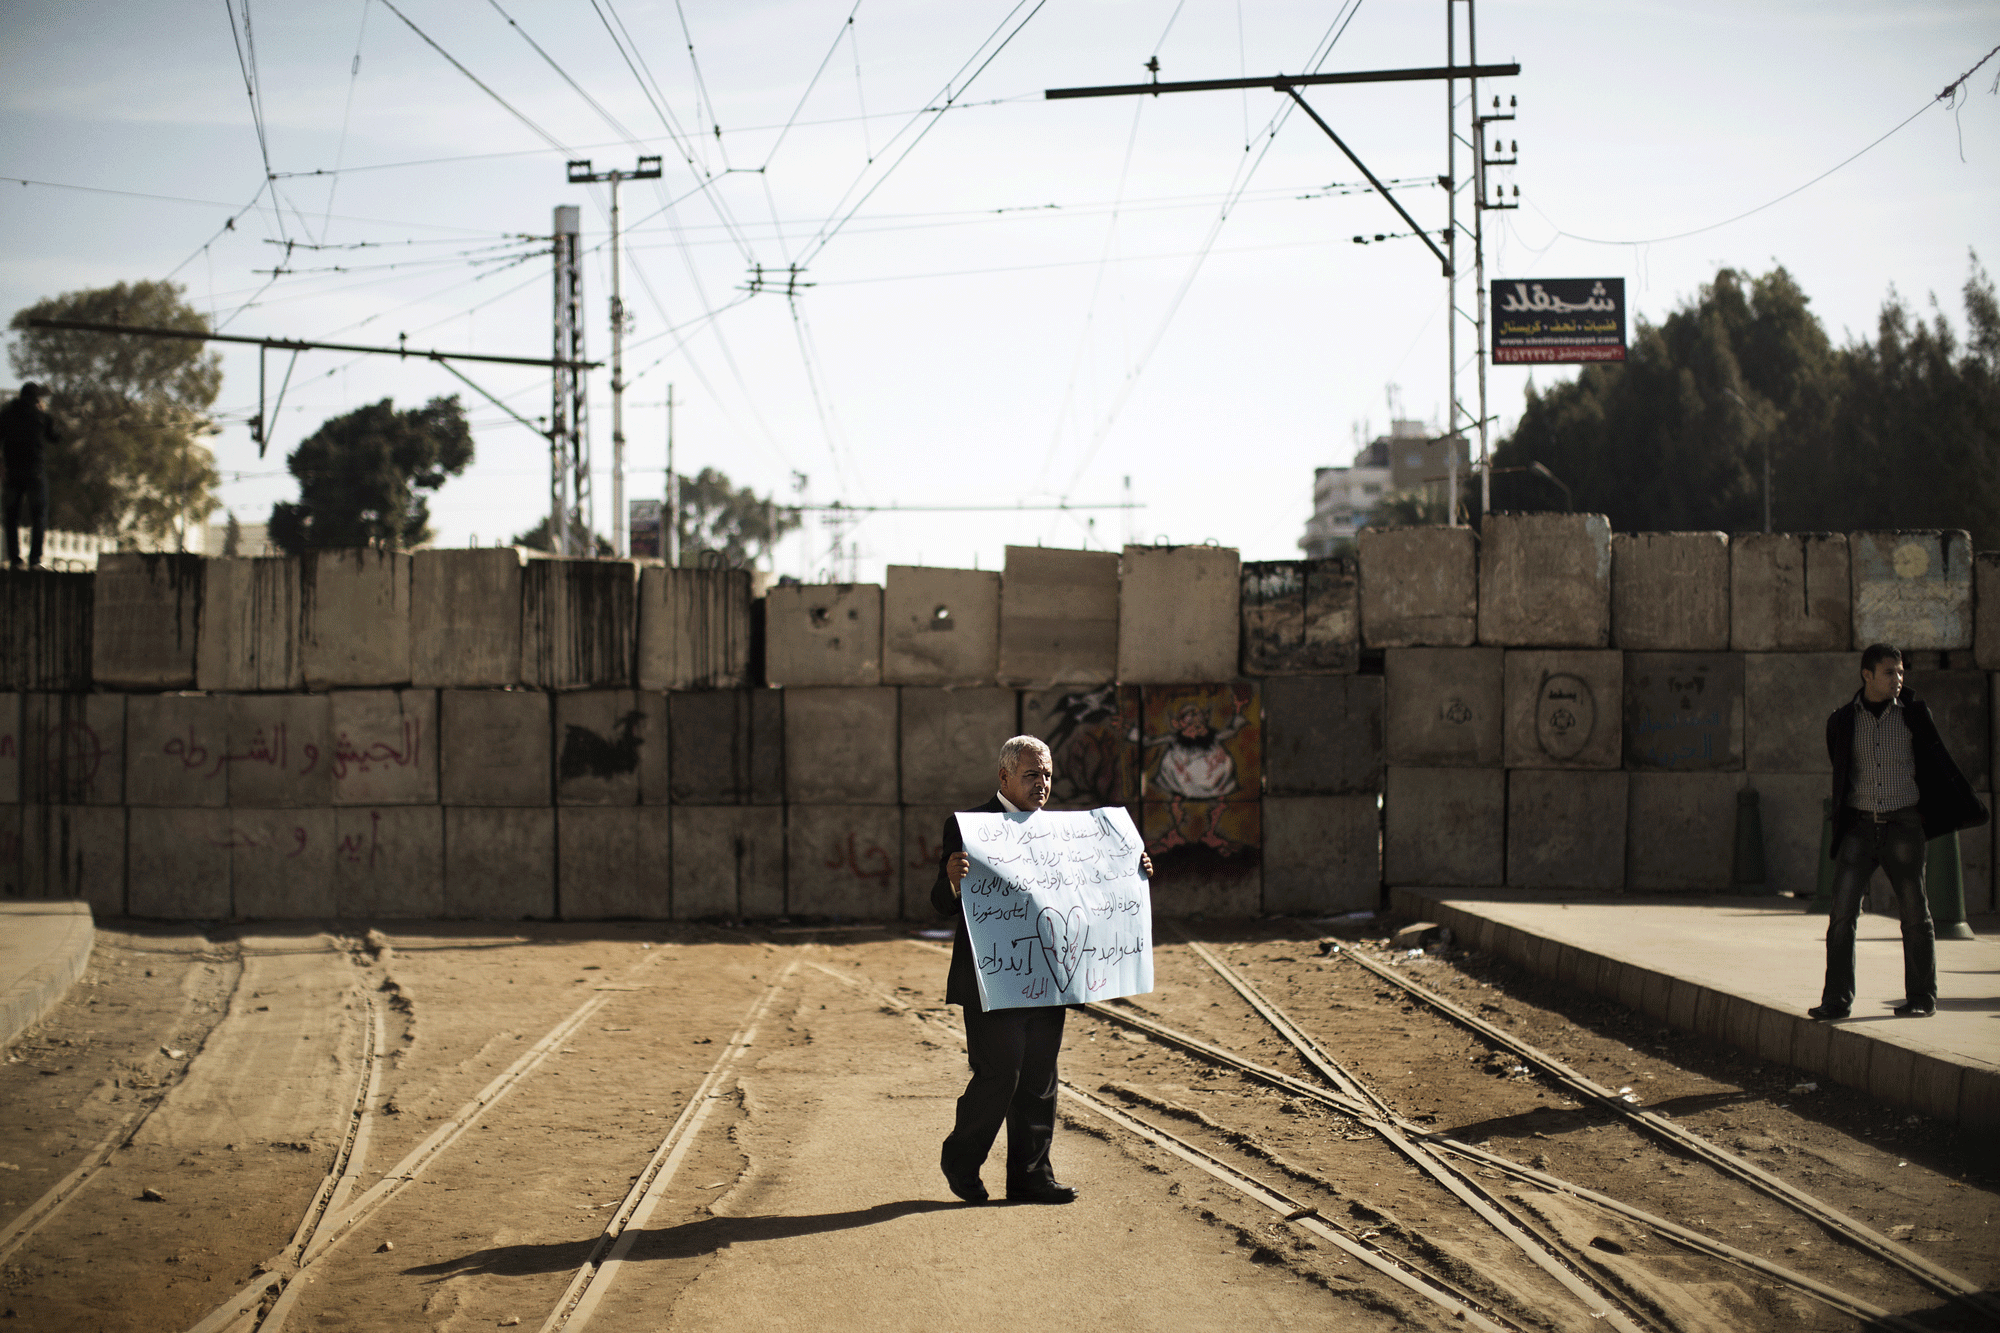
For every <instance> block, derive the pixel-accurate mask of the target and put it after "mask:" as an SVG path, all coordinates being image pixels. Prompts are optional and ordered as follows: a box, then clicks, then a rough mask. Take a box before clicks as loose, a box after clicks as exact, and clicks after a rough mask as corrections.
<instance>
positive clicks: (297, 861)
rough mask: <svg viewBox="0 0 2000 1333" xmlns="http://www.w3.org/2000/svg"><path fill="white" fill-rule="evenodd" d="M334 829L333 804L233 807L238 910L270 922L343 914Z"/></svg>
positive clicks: (233, 885) (232, 865)
mask: <svg viewBox="0 0 2000 1333" xmlns="http://www.w3.org/2000/svg"><path fill="white" fill-rule="evenodd" d="M334 828H335V815H334V811H333V810H332V809H319V810H231V811H230V812H229V881H230V889H231V902H232V904H233V907H234V914H235V915H236V916H238V917H248V918H251V919H261V920H269V921H285V920H298V919H300V918H311V917H331V916H336V915H338V914H339V909H340V901H339V897H338V895H337V894H336V893H335V891H334V857H335V855H336V851H337V849H338V846H339V839H338V838H337V837H336V836H335V834H334Z"/></svg>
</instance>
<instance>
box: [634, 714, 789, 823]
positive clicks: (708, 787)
mask: <svg viewBox="0 0 2000 1333" xmlns="http://www.w3.org/2000/svg"><path fill="white" fill-rule="evenodd" d="M666 702H667V727H668V733H669V749H670V753H671V756H672V763H671V783H670V786H669V789H668V790H669V792H670V793H671V795H670V799H671V800H672V802H673V803H674V804H675V805H782V804H783V803H784V800H785V691H783V690H700V691H693V692H686V691H680V690H675V691H673V692H672V693H670V694H668V695H667V696H666ZM639 795H640V799H641V800H642V801H645V802H648V803H651V802H653V801H656V800H658V799H661V798H660V797H658V796H656V794H655V792H654V790H653V789H652V788H650V787H642V790H641V791H640V793H639Z"/></svg>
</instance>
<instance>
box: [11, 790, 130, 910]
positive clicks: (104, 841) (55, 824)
mask: <svg viewBox="0 0 2000 1333" xmlns="http://www.w3.org/2000/svg"><path fill="white" fill-rule="evenodd" d="M20 856H21V884H22V887H23V889H24V891H25V893H26V896H28V897H37V898H81V899H83V900H84V901H85V902H87V903H89V904H90V907H91V910H92V911H93V912H96V913H98V914H99V915H102V916H123V915H125V809H124V807H123V806H117V805H28V806H23V807H21V834H20Z"/></svg>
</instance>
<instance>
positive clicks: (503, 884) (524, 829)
mask: <svg viewBox="0 0 2000 1333" xmlns="http://www.w3.org/2000/svg"><path fill="white" fill-rule="evenodd" d="M555 914H556V812H555V811H554V810H553V809H551V808H550V807H548V806H545V805H544V806H538V807H533V808H527V809H512V810H509V809H499V808H493V807H465V806H461V807H452V806H447V807H445V811H444V895H443V903H442V910H441V911H440V913H439V915H441V916H445V917H451V918H457V919H463V920H472V921H521V920H537V921H547V920H551V919H553V918H554V916H555Z"/></svg>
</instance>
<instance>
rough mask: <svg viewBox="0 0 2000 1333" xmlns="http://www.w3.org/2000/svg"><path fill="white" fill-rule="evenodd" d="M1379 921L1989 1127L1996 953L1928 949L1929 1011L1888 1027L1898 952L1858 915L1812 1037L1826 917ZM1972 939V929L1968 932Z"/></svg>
mask: <svg viewBox="0 0 2000 1333" xmlns="http://www.w3.org/2000/svg"><path fill="white" fill-rule="evenodd" d="M1390 905H1391V907H1392V908H1393V909H1394V910H1395V911H1397V912H1398V913H1401V914H1403V915H1406V916H1410V917H1414V918H1417V919H1420V920H1425V921H1435V922H1437V923H1439V924H1440V925H1446V926H1450V927H1451V929H1452V931H1453V933H1454V934H1455V935H1456V936H1457V937H1458V941H1459V943H1461V944H1463V945H1464V946H1466V947H1467V948H1474V949H1482V950H1485V951H1488V952H1491V953H1497V954H1500V955H1502V956H1504V957H1506V958H1509V959H1512V960H1513V961H1515V962H1517V963H1520V964H1521V965H1522V966H1524V967H1527V968H1528V969H1530V970H1531V971H1534V972H1537V973H1539V974H1541V975H1543V976H1546V977H1552V978H1554V979H1555V980H1557V981H1560V982H1563V983H1565V984H1569V985H1574V986H1576V987H1578V988H1579V989H1581V990H1585V991H1588V992H1590V993H1591V994H1593V995H1599V996H1602V997H1604V998H1605V999H1609V1000H1616V1001H1618V1002H1619V1003H1621V1004H1624V1005H1626V1006H1628V1007H1629V1008H1633V1009H1638V1010H1641V1011H1643V1012H1644V1013H1647V1014H1650V1015H1651V1016H1652V1017H1654V1018H1657V1019H1659V1020H1660V1021H1661V1022H1663V1023H1666V1024H1667V1025H1668V1026H1670V1027H1675V1028H1679V1029H1681V1030H1683V1031H1687V1032H1698V1033H1700V1034H1702V1035H1703V1036H1708V1037H1715V1038H1719V1039H1720V1040H1723V1041H1726V1042H1728V1043H1730V1044H1731V1045H1733V1046H1736V1047H1737V1048H1739V1049H1741V1050H1743V1051H1746V1052H1749V1053H1750V1054H1752V1055H1755V1056H1756V1057H1758V1058H1759V1059H1762V1060H1770V1061H1775V1062H1777V1063H1780V1064H1787V1065H1791V1066H1792V1067H1794V1068H1796V1069H1799V1070H1801V1071H1803V1072H1805V1073H1807V1074H1813V1075H1817V1076H1819V1077H1822V1078H1827V1079H1830V1080H1832V1081H1834V1082H1836V1083H1844V1084H1846V1085H1847V1086H1849V1087H1852V1088H1858V1089H1860V1090H1861V1091H1864V1092H1867V1093H1868V1094H1870V1095H1871V1096H1874V1097H1876V1098H1878V1099H1880V1100H1882V1101H1884V1102H1888V1103H1891V1104H1892V1105H1896V1106H1907V1107H1909V1108H1910V1109H1912V1110H1916V1111H1921V1112H1923V1113H1924V1114H1926V1115H1933V1116H1936V1117H1938V1118H1939V1119H1942V1120H1950V1121H1955V1122H1957V1123H1959V1124H1962V1125H1965V1126H1967V1127H1968V1128H1983V1129H1993V1128H2000V939H1996V938H1995V937H1994V935H1993V934H1992V933H1991V927H1992V922H1991V921H1990V919H1989V920H1987V921H1985V922H1981V921H1975V922H1974V923H1973V928H1974V929H1975V930H1982V934H1981V938H1979V939H1976V940H1939V941H1938V946H1937V950H1938V1011H1937V1015H1936V1017H1934V1018H1926V1019H1913V1018H1896V1017H1895V1016H1894V1015H1893V1014H1892V1013H1891V1012H1890V1011H1891V1010H1892V1009H1893V1008H1894V1007H1895V1006H1896V1005H1898V1004H1900V1003H1902V1001H1903V946H1902V938H1901V935H1900V934H1899V932H1898V927H1897V923H1896V921H1895V919H1894V918H1892V917H1883V916H1876V915H1872V914H1864V915H1863V916H1862V918H1861V924H1860V930H1859V937H1858V940H1857V943H1856V946H1855V975H1856V978H1857V980H1858V982H1859V986H1858V990H1857V995H1856V999H1855V1004H1854V1016H1853V1017H1852V1018H1850V1019H1848V1020H1847V1021H1845V1022H1842V1023H1831V1024H1829V1023H1816V1022H1814V1021H1813V1020H1812V1019H1810V1018H1808V1017H1806V1010H1807V1009H1808V1008H1810V1007H1812V1006H1813V1005H1815V1004H1818V1003H1819V995H1820V984H1821V981H1822V980H1823V978H1824V975H1825V969H1826V944H1825V940H1826V920H1827V919H1826V918H1825V917H1824V916H1813V915H1809V914H1807V913H1806V912H1804V911H1802V910H1800V907H1799V905H1798V904H1797V903H1795V902H1794V901H1793V900H1791V899H1786V898H1736V897H1715V898H1650V897H1644V896H1638V895H1630V896H1623V897H1610V898H1595V897H1581V896H1579V897H1567V896H1555V895H1537V896H1536V897H1535V898H1533V899H1529V898H1524V897H1523V896H1522V895H1520V894H1519V893H1507V892H1498V891H1487V890H1477V889H1464V890H1453V889H1393V890H1391V891H1390ZM1982 927H1984V929H1982Z"/></svg>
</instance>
